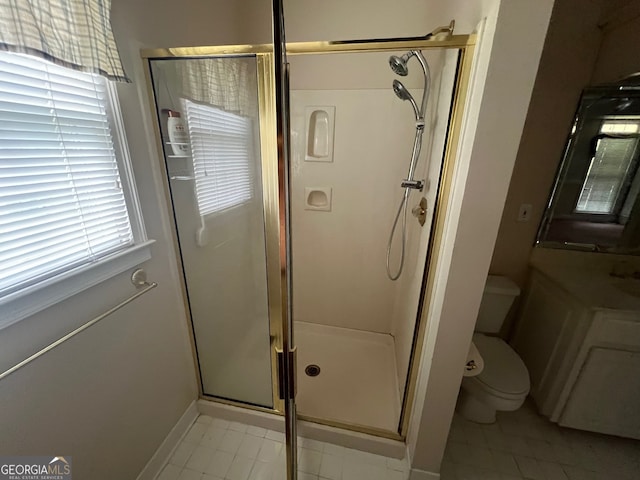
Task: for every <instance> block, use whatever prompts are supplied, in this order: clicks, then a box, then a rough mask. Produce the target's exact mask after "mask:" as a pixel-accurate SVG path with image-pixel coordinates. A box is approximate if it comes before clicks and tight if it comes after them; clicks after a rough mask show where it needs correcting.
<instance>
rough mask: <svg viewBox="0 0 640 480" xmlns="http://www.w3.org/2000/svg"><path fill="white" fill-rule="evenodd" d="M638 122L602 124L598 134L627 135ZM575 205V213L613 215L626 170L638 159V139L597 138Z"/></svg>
mask: <svg viewBox="0 0 640 480" xmlns="http://www.w3.org/2000/svg"><path fill="white" fill-rule="evenodd" d="M639 126H640V125H639V124H638V123H637V122H624V121H618V122H613V121H612V122H605V123H603V125H602V127H601V128H600V133H603V134H610V135H616V134H617V135H629V134H635V133H637V132H638V127H639ZM597 142H598V143H597V145H596V151H595V155H594V157H593V159H592V160H591V164H590V165H589V171H588V172H587V176H586V177H585V180H584V183H583V185H582V190H581V192H580V197H579V198H578V202H577V204H576V209H575V210H576V212H578V213H593V214H614V213H616V212H615V210H616V205H618V203H619V202H618V197H619V195H620V192H621V189H622V187H623V186H624V182H625V179H626V176H627V172H628V171H629V168H630V167H631V165H632V164H633V161H634V160H635V158H636V156H637V148H638V139H637V138H624V137H622V138H600V139H598V140H597Z"/></svg>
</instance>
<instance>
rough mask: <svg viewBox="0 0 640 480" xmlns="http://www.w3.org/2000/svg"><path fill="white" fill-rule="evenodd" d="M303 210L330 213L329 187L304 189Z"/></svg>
mask: <svg viewBox="0 0 640 480" xmlns="http://www.w3.org/2000/svg"><path fill="white" fill-rule="evenodd" d="M304 209H305V210H317V211H321V212H330V211H331V187H305V189H304Z"/></svg>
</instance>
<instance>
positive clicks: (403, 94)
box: [393, 80, 420, 122]
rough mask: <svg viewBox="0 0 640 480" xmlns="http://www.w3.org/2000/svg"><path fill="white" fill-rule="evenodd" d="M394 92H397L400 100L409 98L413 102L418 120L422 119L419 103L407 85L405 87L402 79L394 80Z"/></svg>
mask: <svg viewBox="0 0 640 480" xmlns="http://www.w3.org/2000/svg"><path fill="white" fill-rule="evenodd" d="M393 93H395V94H396V96H397V97H398V98H399V99H400V100H409V102H411V106H412V107H413V111H414V112H415V114H416V122H418V121H420V109H418V104H417V103H416V101H415V99H414V98H413V95H411V94H410V93H409V90H407V87H405V86H404V85H403V84H402V82H401V81H400V80H394V81H393Z"/></svg>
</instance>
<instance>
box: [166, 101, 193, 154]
mask: <svg viewBox="0 0 640 480" xmlns="http://www.w3.org/2000/svg"><path fill="white" fill-rule="evenodd" d="M165 112H167V115H168V116H169V117H168V118H167V130H168V133H169V143H170V144H171V149H172V150H173V154H174V155H177V156H179V157H185V156H187V155H188V154H189V136H188V135H187V127H186V125H185V124H184V122H183V120H182V118H181V117H180V112H176V111H175V110H165Z"/></svg>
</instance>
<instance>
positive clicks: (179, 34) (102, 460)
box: [0, 0, 237, 480]
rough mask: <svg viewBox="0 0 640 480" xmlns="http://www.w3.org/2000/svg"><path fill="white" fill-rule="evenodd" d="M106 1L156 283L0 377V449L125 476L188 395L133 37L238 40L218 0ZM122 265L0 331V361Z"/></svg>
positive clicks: (190, 374) (14, 356) (75, 313)
mask: <svg viewBox="0 0 640 480" xmlns="http://www.w3.org/2000/svg"><path fill="white" fill-rule="evenodd" d="M113 3H114V5H113V14H112V23H113V26H114V30H115V33H116V40H117V42H118V45H119V48H120V50H121V53H122V54H123V56H124V60H125V67H126V70H127V72H128V74H129V75H130V76H131V77H132V80H133V82H134V83H133V84H129V85H119V86H118V92H119V96H120V102H121V107H122V111H123V116H124V123H125V127H126V130H127V136H128V140H129V147H130V151H131V156H132V159H133V167H134V171H135V176H136V180H137V185H138V189H139V194H140V200H141V204H142V209H143V214H144V220H145V223H146V226H147V232H148V235H149V237H150V238H154V239H156V243H155V245H154V246H153V258H152V259H151V260H150V261H148V262H146V263H145V264H144V268H145V270H146V271H147V273H148V276H149V280H151V281H156V282H158V284H159V286H158V287H157V288H156V289H155V290H152V291H151V292H149V293H147V294H146V295H144V296H143V297H141V298H139V299H137V300H136V301H135V302H133V303H131V304H129V305H128V306H126V307H125V308H123V309H122V310H120V311H118V312H117V313H115V314H113V315H111V316H109V317H108V318H106V319H105V320H103V321H102V322H101V323H99V324H97V325H95V326H93V327H91V328H90V329H88V330H86V331H84V332H83V333H81V334H79V335H78V336H76V337H74V338H73V339H72V340H69V341H67V342H66V343H64V344H63V345H61V346H60V347H58V348H56V349H55V350H53V351H52V352H50V353H48V354H46V355H45V356H44V357H41V358H40V359H38V360H36V361H34V362H32V363H31V364H29V365H28V366H26V367H24V368H22V369H21V370H19V371H17V372H16V373H14V374H13V375H11V376H9V377H7V378H6V379H4V380H2V381H0V403H1V404H2V409H0V451H1V452H2V453H3V455H12V454H13V455H46V454H51V455H54V454H58V453H60V452H63V453H64V455H70V456H72V457H73V466H74V476H75V477H76V478H80V479H82V478H87V479H92V480H101V479H104V480H107V479H109V480H110V479H114V478H119V479H125V478H135V477H136V476H137V474H138V473H139V472H140V470H141V469H142V468H143V467H144V465H145V464H146V462H147V461H148V460H149V458H150V457H151V455H152V454H153V453H154V452H155V451H156V449H157V448H158V446H159V445H160V443H161V442H162V441H163V440H164V438H165V436H166V435H167V434H168V432H169V430H170V429H171V428H172V427H173V426H174V425H175V423H176V422H177V420H178V419H179V418H180V416H181V415H182V414H183V413H184V411H185V410H186V408H187V406H188V405H189V404H190V403H191V402H192V401H193V400H194V399H195V398H196V396H197V389H196V381H195V372H194V369H193V362H192V359H191V352H190V347H189V343H188V337H187V331H186V322H185V319H184V309H183V300H182V298H181V294H180V289H179V283H178V279H177V269H176V265H175V262H174V260H173V259H174V255H173V246H172V244H171V235H170V230H169V223H168V217H167V215H166V211H165V209H164V205H165V199H164V196H163V193H162V189H161V188H160V187H159V185H161V182H160V178H161V177H160V171H159V169H158V165H159V164H158V159H157V156H156V152H155V147H154V140H153V132H152V131H151V130H149V129H147V128H145V127H146V126H148V117H147V110H146V108H147V106H146V105H143V104H144V102H145V100H146V90H145V89H146V87H145V86H144V80H143V77H142V76H141V70H140V59H139V53H138V51H137V49H138V43H142V44H145V45H147V46H161V45H162V46H166V45H171V44H174V45H175V44H190V43H193V42H197V43H234V42H235V41H236V39H237V37H236V36H234V35H235V32H236V19H237V16H236V12H235V11H234V10H233V9H232V8H230V7H229V6H228V3H227V2H222V1H220V2H215V3H214V2H210V1H199V2H197V1H189V2H169V1H142V0H139V1H131V0H127V1H123V0H115V1H114V2H113ZM216 7H217V8H216ZM214 13H215V15H214ZM129 275H130V273H126V274H122V275H119V276H117V277H116V278H113V279H111V280H109V281H107V282H105V283H103V284H101V285H99V286H96V287H94V288H91V289H89V290H88V291H85V292H83V293H82V294H80V295H77V296H75V297H73V298H71V299H69V300H67V301H65V302H63V303H60V304H58V305H56V306H54V307H52V308H49V309H47V310H45V311H43V312H41V313H39V314H37V315H34V316H33V317H30V318H27V319H25V320H23V321H21V322H19V323H17V324H14V325H12V326H10V327H9V328H7V329H4V330H3V331H2V334H1V336H0V370H3V371H4V369H5V368H8V367H10V366H12V365H13V364H14V363H16V362H18V361H20V360H22V359H23V358H25V357H26V356H28V355H30V354H31V353H33V352H34V351H36V350H37V349H38V348H40V347H42V346H44V345H46V344H47V343H49V342H51V341H53V340H56V339H57V338H58V337H60V336H62V335H64V334H65V333H67V332H68V331H70V330H72V329H73V328H75V327H77V326H79V325H81V324H83V323H84V322H86V321H88V320H90V319H91V318H93V317H94V316H96V315H98V314H101V313H102V312H104V311H106V310H108V309H109V308H111V307H112V306H114V305H115V304H117V303H119V302H120V301H122V300H124V299H125V298H127V297H128V296H129V295H131V293H132V292H133V291H134V288H133V286H132V285H131V284H130V283H129V278H128V276H129Z"/></svg>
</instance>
